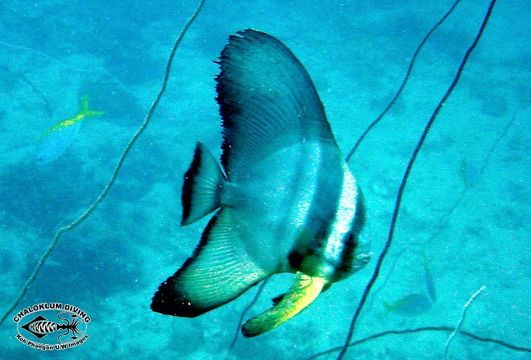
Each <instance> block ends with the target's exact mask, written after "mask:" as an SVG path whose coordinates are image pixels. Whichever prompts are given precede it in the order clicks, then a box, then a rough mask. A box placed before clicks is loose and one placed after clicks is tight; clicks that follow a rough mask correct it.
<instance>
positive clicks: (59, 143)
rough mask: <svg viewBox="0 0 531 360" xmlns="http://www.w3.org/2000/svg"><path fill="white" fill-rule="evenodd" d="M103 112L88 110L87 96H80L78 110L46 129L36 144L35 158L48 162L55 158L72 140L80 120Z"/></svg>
mask: <svg viewBox="0 0 531 360" xmlns="http://www.w3.org/2000/svg"><path fill="white" fill-rule="evenodd" d="M103 114H104V112H103V111H94V110H90V109H89V104H88V96H87V95H84V96H82V97H81V102H80V105H79V112H78V113H77V114H76V115H75V116H73V117H71V118H68V119H66V120H63V121H60V122H58V123H57V124H55V125H53V126H52V127H50V128H49V129H48V130H46V132H45V134H44V136H43V138H42V140H41V142H40V143H39V145H38V146H37V155H36V160H37V161H38V162H39V163H48V162H51V161H53V160H55V159H57V158H58V157H59V156H61V155H62V154H63V153H64V152H65V151H66V149H68V147H69V146H70V145H71V144H72V142H73V141H74V139H75V137H76V135H77V133H78V132H79V129H80V128H81V124H82V120H84V119H86V118H88V117H91V116H100V115H103Z"/></svg>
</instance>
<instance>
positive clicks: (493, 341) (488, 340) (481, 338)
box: [304, 326, 531, 360]
mask: <svg viewBox="0 0 531 360" xmlns="http://www.w3.org/2000/svg"><path fill="white" fill-rule="evenodd" d="M454 330H455V327H450V326H423V327H418V328H413V329H401V330H386V331H382V332H379V333H377V334H373V335H369V336H366V337H364V338H362V339H359V340H356V341H353V342H351V343H350V344H348V346H349V347H353V346H357V345H361V344H363V343H366V342H369V341H371V340H376V339H380V338H383V337H386V336H389V335H407V334H417V333H423V332H439V333H451V332H452V331H454ZM459 333H460V334H461V335H464V336H466V337H468V338H471V339H474V340H476V341H480V342H485V343H491V344H496V345H499V346H502V347H504V348H507V349H509V350H513V351H518V352H525V353H531V349H530V348H527V347H524V346H519V345H514V344H510V343H508V342H505V341H503V340H498V339H494V338H490V337H484V336H479V335H476V334H474V333H472V332H470V331H466V330H460V331H459ZM342 348H343V346H336V347H333V348H331V349H328V350H324V351H321V352H318V353H315V354H313V355H311V356H310V357H307V358H304V360H313V359H317V358H318V357H321V356H324V355H328V354H333V353H335V352H337V351H339V350H341V349H342Z"/></svg>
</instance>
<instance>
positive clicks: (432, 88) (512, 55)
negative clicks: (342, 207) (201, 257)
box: [0, 0, 531, 359]
mask: <svg viewBox="0 0 531 360" xmlns="http://www.w3.org/2000/svg"><path fill="white" fill-rule="evenodd" d="M286 3H287V4H286ZM375 3H376V2H373V1H344V2H334V1H309V2H304V5H301V4H302V2H283V1H254V2H245V1H240V2H231V3H230V4H229V3H227V2H221V1H214V0H212V1H207V3H206V4H205V7H204V9H203V12H202V13H201V14H200V16H199V17H198V18H197V21H196V22H195V23H194V24H193V25H192V27H191V29H190V31H189V32H188V34H187V35H186V37H185V38H184V40H183V42H182V44H181V46H180V48H179V49H178V51H177V54H176V58H175V63H174V66H173V69H172V73H171V77H170V82H169V85H168V89H167V92H166V93H165V95H164V97H163V99H162V102H161V103H160V106H159V107H158V109H157V111H156V112H155V114H154V117H153V119H152V122H151V123H150V125H149V127H148V128H147V130H146V131H145V133H144V134H143V135H142V137H141V138H140V139H139V141H138V142H137V144H136V145H135V146H134V148H133V149H132V151H131V153H130V154H129V156H128V158H127V160H126V162H125V164H124V167H123V169H122V170H121V172H120V174H119V176H118V178H117V181H116V183H115V184H114V187H113V188H112V190H111V191H110V193H109V195H108V196H107V197H106V199H105V200H104V201H103V202H102V203H101V205H100V207H99V208H98V209H97V210H96V211H95V212H94V213H93V214H92V215H91V216H90V217H89V218H88V219H87V220H86V221H85V222H84V223H82V224H81V225H80V226H79V227H77V228H76V229H74V230H73V231H71V232H69V233H67V234H65V236H64V237H63V239H62V240H61V242H60V243H59V245H58V246H57V248H56V249H55V250H54V252H53V254H52V255H51V256H50V258H49V259H48V261H47V262H46V264H45V266H44V267H43V269H42V271H41V272H40V274H39V276H38V278H37V279H36V281H35V282H34V283H33V285H32V286H31V287H30V289H29V290H28V292H27V294H26V295H25V296H24V298H23V299H22V301H21V303H20V304H19V305H18V306H17V310H21V309H23V308H24V307H26V306H30V305H33V304H37V303H42V302H62V303H68V304H74V305H75V306H77V307H79V308H81V309H83V310H84V311H86V312H87V313H88V314H89V315H90V317H91V322H90V324H89V325H88V330H87V334H88V335H89V339H88V340H87V341H86V342H85V343H84V344H82V345H80V346H78V347H76V348H73V349H69V350H64V351H60V352H41V351H38V350H35V349H31V348H29V347H26V346H24V345H22V344H21V343H20V342H19V341H17V340H16V338H15V336H16V326H15V324H14V323H13V321H12V316H10V317H9V318H8V319H7V321H6V322H5V323H4V324H3V325H2V326H1V327H0V349H2V352H1V355H0V357H1V358H5V359H33V358H35V359H41V358H52V357H58V358H75V359H100V358H103V357H113V358H139V359H156V358H163V357H164V358H168V357H171V358H176V359H223V358H224V357H225V354H226V351H227V349H228V346H229V344H230V342H231V340H232V336H233V334H234V331H235V329H236V327H237V322H238V318H239V316H240V313H241V311H242V310H243V309H244V308H245V307H246V305H247V304H248V303H249V302H250V301H251V300H252V298H253V296H254V293H255V292H256V289H251V290H250V291H248V292H247V293H245V294H244V295H243V296H241V297H239V298H238V299H236V300H235V301H233V302H231V303H229V304H227V305H225V306H223V307H221V308H219V309H216V310H214V311H211V312H209V313H207V314H205V315H203V316H200V317H198V318H194V319H187V318H176V317H169V316H163V315H160V314H158V313H154V312H152V311H151V310H150V308H149V305H150V302H151V297H152V296H153V293H154V292H155V290H156V289H157V287H158V285H159V284H160V282H161V281H163V280H165V279H166V278H167V276H168V275H170V274H173V273H174V272H175V271H176V270H177V269H178V268H179V267H180V266H181V265H182V263H183V262H184V261H185V260H186V259H187V258H188V257H189V256H190V255H191V253H192V252H193V249H194V248H195V246H196V245H197V243H198V242H199V238H200V236H201V232H202V230H203V228H204V226H205V225H206V221H207V220H202V221H200V222H198V223H195V224H194V225H191V226H187V227H180V226H179V221H180V218H181V205H180V191H181V185H182V178H183V174H184V172H185V171H186V169H187V167H188V165H189V162H190V161H191V158H192V153H193V149H194V146H195V143H196V142H197V141H201V142H203V143H204V144H205V145H206V146H207V147H208V148H210V149H211V150H212V151H214V152H216V150H217V149H219V144H220V141H221V136H220V125H219V124H220V120H219V115H218V107H217V104H216V102H215V100H214V98H215V82H214V77H215V75H216V74H217V73H218V66H217V65H216V64H215V63H213V60H215V59H217V57H218V56H219V53H220V51H221V49H222V48H223V47H224V46H225V44H226V42H227V38H228V36H229V35H230V34H233V33H235V32H236V31H238V30H241V29H245V28H255V29H259V30H262V31H265V32H268V33H270V34H272V35H274V36H275V37H277V38H279V39H280V40H282V41H283V42H284V43H285V44H286V45H287V46H288V47H289V48H290V49H291V50H292V51H293V52H294V53H295V54H296V55H297V57H298V58H299V59H300V60H301V62H302V63H303V64H304V65H305V67H306V69H307V70H308V72H309V73H310V75H311V77H312V79H313V81H314V83H315V85H316V88H317V90H318V92H319V95H320V97H321V99H322V101H323V103H324V105H325V109H326V113H327V116H328V120H329V122H330V124H331V127H332V130H333V132H334V135H335V137H336V140H337V143H338V145H339V147H340V148H341V150H342V151H343V152H344V153H347V152H348V151H349V149H350V148H351V147H352V145H353V144H354V142H355V140H356V139H357V137H358V136H359V135H360V134H361V132H362V131H363V130H364V129H365V128H366V126H367V125H368V124H369V123H370V122H371V121H372V120H373V119H374V118H375V117H376V116H377V115H378V114H379V113H380V112H381V111H382V109H383V108H384V107H385V106H386V104H387V103H388V102H389V101H390V99H391V98H392V95H393V94H394V91H395V90H396V89H397V87H398V85H399V83H400V81H401V80H402V77H403V75H404V73H405V71H406V69H407V65H408V63H409V61H410V60H411V55H412V53H413V51H414V49H415V47H416V46H417V44H418V43H419V42H420V40H421V39H422V37H423V36H424V34H425V33H426V32H427V31H428V30H429V29H430V28H431V26H433V24H434V23H435V22H436V21H437V20H438V19H439V18H440V17H441V16H442V14H443V13H444V12H445V11H446V10H447V9H448V8H449V6H450V4H451V2H449V1H430V2H424V3H422V4H420V3H418V2H397V1H380V2H377V4H375ZM195 6H196V2H193V1H182V2H178V3H176V2H172V1H156V2H123V3H120V2H117V3H116V4H114V3H113V4H112V5H110V4H109V2H102V1H91V0H89V1H84V2H77V1H76V2H69V3H68V4H60V3H58V2H54V1H39V2H32V3H26V2H19V1H4V2H2V4H1V5H0V79H1V81H0V104H1V106H0V131H1V133H2V136H1V137H0V153H1V154H2V156H1V157H0V169H1V170H0V186H1V189H2V191H1V192H0V223H1V232H0V271H1V274H2V279H3V286H2V287H1V288H0V314H2V313H3V312H4V311H5V309H7V308H8V307H9V305H10V304H11V303H12V301H13V300H14V299H15V297H16V294H17V293H18V291H19V289H20V288H21V286H22V285H23V283H24V281H25V280H26V279H27V277H28V276H29V275H30V273H31V271H32V269H33V267H34V266H35V264H36V263H37V261H38V258H39V257H40V255H41V254H42V253H43V252H44V251H45V249H46V247H47V245H48V243H49V242H50V240H51V239H52V237H53V235H54V233H55V231H56V230H57V229H58V228H59V227H60V226H62V225H64V224H66V223H68V222H69V221H71V220H73V219H74V218H75V217H77V216H79V215H80V214H81V213H82V212H83V211H84V209H85V208H86V207H87V206H88V205H89V204H90V203H91V202H92V201H93V200H94V199H95V198H96V196H97V195H98V194H99V192H100V191H101V189H102V188H103V186H104V185H105V183H106V181H107V180H108V179H109V177H110V175H111V173H112V171H113V169H114V166H115V164H116V162H117V159H118V157H119V156H120V154H121V152H122V151H123V148H124V147H125V145H126V144H127V142H128V140H129V138H130V137H131V136H132V134H133V133H134V131H135V130H136V128H137V126H138V125H140V123H141V122H142V120H143V118H144V116H145V114H146V112H147V110H148V108H149V105H150V104H151V102H152V101H153V98H154V97H155V94H156V92H157V90H158V88H159V84H160V81H161V78H162V76H163V72H164V67H165V64H166V59H167V56H168V54H169V51H170V48H171V46H172V42H173V41H174V39H175V37H176V35H177V34H178V33H179V31H180V29H181V27H182V26H183V25H184V23H185V22H186V20H187V19H188V17H189V16H190V15H191V13H192V12H193V9H194V7H195ZM487 6H488V3H487V2H486V1H477V0H473V1H472V0H469V1H467V0H463V1H462V2H461V3H460V4H459V5H458V7H457V8H456V10H455V12H454V13H453V14H452V15H451V17H450V18H449V19H448V20H447V22H445V24H444V25H443V26H442V27H441V28H440V29H439V30H438V31H437V32H436V33H435V34H434V36H433V37H432V38H431V39H430V41H429V42H428V43H427V44H426V46H425V48H424V49H423V51H422V52H421V53H420V55H419V58H418V60H417V63H416V66H415V68H414V70H413V73H412V76H411V79H410V81H409V83H408V85H407V87H406V88H405V90H404V92H403V94H402V96H401V97H400V99H399V100H398V102H397V103H396V104H395V106H394V107H393V108H392V109H391V111H390V112H389V113H388V114H387V116H386V117H384V119H383V120H382V122H381V123H380V124H379V125H378V126H377V127H376V128H375V129H374V130H373V131H372V132H371V133H370V134H369V136H368V137H367V139H366V140H365V141H364V143H362V145H361V147H360V148H359V150H358V151H357V152H356V153H355V154H354V156H353V157H352V159H351V161H350V162H349V166H350V168H351V170H352V172H353V174H354V175H355V176H356V178H357V180H358V182H359V183H360V186H361V188H362V189H363V191H364V196H365V201H366V206H367V223H366V226H365V228H364V230H363V233H362V235H363V237H364V239H365V240H368V241H370V242H371V247H372V251H373V253H374V255H373V259H372V261H371V263H370V264H369V265H368V266H367V267H366V268H364V269H363V270H361V271H360V272H358V273H356V274H355V275H352V276H351V277H349V278H348V279H347V280H344V281H342V282H339V283H337V284H334V285H333V286H332V287H331V288H330V289H329V290H328V291H326V292H325V293H324V294H322V295H321V296H320V297H319V298H318V299H317V300H316V302H315V303H314V304H313V305H312V306H311V307H310V308H309V309H307V310H305V311H304V312H303V313H301V314H300V315H298V316H296V317H295V318H293V319H292V320H290V321H288V322H287V323H285V324H284V325H282V326H281V327H279V328H278V329H275V330H274V331H271V332H269V333H266V334H264V335H262V336H259V337H257V338H253V339H244V338H241V339H239V340H238V342H237V344H236V346H235V348H234V350H233V353H232V358H234V359H250V358H257V359H302V358H306V357H309V356H311V355H313V354H314V353H317V352H320V351H324V350H327V349H329V348H332V347H334V346H338V345H341V344H342V342H343V339H344V338H345V336H346V333H347V330H348V323H349V321H350V318H351V315H352V312H353V311H354V309H355V307H356V305H357V303H358V301H359V299H360V296H361V293H362V291H363V288H364V286H365V284H366V283H367V281H368V279H369V277H370V275H371V273H372V271H373V270H374V265H375V262H376V261H375V260H376V257H377V255H378V254H379V253H380V251H381V249H382V247H383V244H384V242H385V239H386V237H387V232H388V227H389V221H390V217H391V212H392V209H393V203H394V198H395V195H396V191H397V188H398V185H399V182H400V178H401V176H402V174H403V171H404V167H405V165H406V163H407V161H408V159H409V156H410V154H411V152H412V149H413V147H414V146H415V143H416V141H417V140H418V137H419V136H420V133H421V131H422V129H423V127H424V124H425V123H426V121H427V120H428V118H429V116H430V115H431V113H432V112H433V110H434V108H435V106H436V105H437V102H438V101H439V99H440V97H441V96H442V95H443V93H444V92H445V90H446V88H447V87H448V85H449V83H450V82H451V80H452V77H453V75H454V73H455V71H456V69H457V67H458V65H459V62H460V60H461V58H462V56H463V55H464V52H465V51H466V49H467V47H468V46H469V44H470V43H471V41H472V40H473V38H474V36H475V34H476V32H477V30H478V28H479V25H480V23H481V21H482V17H483V16H484V13H485V10H486V8H487ZM529 10H530V9H529V5H527V4H526V2H524V1H500V2H499V3H498V4H497V5H496V7H495V8H494V11H493V14H492V18H491V20H490V23H489V25H488V26H487V29H486V30H485V33H484V35H483V38H482V39H481V41H480V43H479V45H478V47H477V48H476V50H475V52H474V53H473V54H472V57H471V58H470V61H469V63H468V65H467V67H466V68H465V71H464V73H463V76H462V78H461V81H460V82H459V84H458V86H457V87H456V89H455V91H454V92H453V94H452V96H451V97H450V98H449V100H448V101H447V102H446V104H445V106H444V108H443V110H442V111H441V113H440V115H439V116H438V118H437V120H436V123H435V126H434V127H433V129H432V131H431V132H430V134H429V136H428V139H427V142H426V144H425V146H424V148H423V149H422V151H421V153H420V155H419V158H418V160H417V162H416V164H415V167H414V169H413V172H412V175H411V178H410V181H409V183H408V187H407V189H406V192H405V194H404V199H403V203H402V208H401V213H400V216H399V219H398V223H397V228H396V233H395V238H394V242H393V244H392V247H391V250H390V253H389V255H388V257H387V259H386V260H385V262H384V264H383V267H382V272H381V277H380V278H379V280H378V281H377V283H376V285H375V288H374V289H373V293H372V295H371V296H370V297H369V300H368V303H367V305H366V307H365V309H364V310H363V313H362V316H361V318H360V321H359V323H358V326H357V328H356V332H355V336H354V338H356V339H357V338H363V337H365V336H368V335H371V334H374V333H378V332H380V331H384V330H388V329H407V328H412V327H419V326H427V325H444V326H449V327H454V326H455V325H456V324H457V323H458V321H459V318H460V316H461V313H462V308H463V305H464V304H465V303H466V302H467V300H468V299H469V298H470V296H471V295H472V294H473V293H474V292H475V291H477V290H478V289H479V288H480V287H481V286H482V285H485V286H486V289H485V290H484V291H483V292H482V293H481V294H480V295H478V297H477V298H476V299H475V301H474V302H473V303H472V305H471V306H470V307H469V308H468V312H467V315H466V319H465V321H464V323H463V325H462V329H463V330H467V331H470V332H473V333H475V334H477V335H479V336H485V337H491V338H495V339H499V340H504V341H506V342H509V343H511V344H514V345H519V346H523V347H527V348H529V347H530V340H529V339H530V330H531V328H530V326H529V323H530V322H529V320H530V297H529V293H528V291H527V289H528V287H529V285H530V273H531V269H530V265H529V260H528V259H529V251H530V249H529V237H530V236H529V235H530V227H529V222H528V219H529V214H530V209H529V204H530V187H529V174H530V169H531V163H530V160H529V149H530V135H529V134H531V123H530V122H529V120H528V119H529V116H530V112H531V109H530V105H531V85H530V84H531V73H530V71H531V69H530V68H529V63H530V59H531V50H530V48H529V44H528V43H529V40H528V39H529V35H530V29H529V25H525V24H526V23H527V22H528V19H527V16H526V14H527V13H529ZM83 94H87V95H88V96H89V97H90V103H91V105H93V106H94V108H95V109H98V110H103V111H105V116H102V117H96V118H89V119H87V120H86V121H84V122H83V123H82V125H81V128H80V129H79V131H76V132H72V134H74V135H72V136H73V137H72V141H70V142H68V143H69V146H66V147H65V149H64V151H63V152H62V154H61V155H60V156H59V157H57V158H56V159H54V160H51V161H48V162H44V163H43V162H41V161H38V153H39V144H40V143H41V141H42V136H43V133H44V132H45V131H46V129H48V128H50V127H51V126H53V125H54V124H56V123H58V122H60V121H62V120H64V119H66V118H69V117H72V116H74V115H75V114H76V112H77V111H78V107H79V97H80V96H81V95H83ZM511 121H512V123H511ZM508 124H509V125H510V126H508ZM505 130H506V131H505ZM63 144H65V140H64V138H62V137H60V138H59V139H58V142H57V146H56V148H55V150H57V149H59V148H60V147H61V146H63ZM61 150H63V149H62V148H61ZM489 153H490V154H491V155H490V156H489ZM426 268H428V269H429V272H430V273H431V277H432V281H433V284H432V285H433V286H434V287H435V289H436V297H433V296H431V294H429V295H430V296H429V299H430V300H427V301H431V306H426V302H425V301H424V302H423V307H422V308H420V309H419V308H416V309H415V307H414V305H415V304H414V303H406V304H403V301H402V300H403V299H407V298H408V295H410V294H418V293H423V294H424V295H426V296H428V292H429V288H430V286H431V285H428V284H427V280H426V278H427V276H426V273H425V269H426ZM290 284H291V279H290V275H278V276H275V277H274V278H273V279H272V281H271V282H270V284H269V285H268V287H267V288H266V290H265V292H264V294H263V295H262V296H261V298H260V300H259V301H258V302H257V304H256V305H255V306H254V307H253V309H252V310H251V312H250V314H249V315H247V317H246V318H249V317H250V316H252V315H254V314H257V313H259V312H261V311H262V310H265V309H266V308H268V307H269V306H270V299H271V298H273V297H275V296H277V295H278V294H280V293H282V292H284V291H285V290H286V289H287V287H288V286H289V285H290ZM409 298H411V297H409ZM426 299H428V298H426ZM401 301H402V302H401ZM386 303H387V304H393V305H394V306H393V310H392V311H389V309H388V308H387V307H386V306H385V304H386ZM412 307H413V310H416V311H406V310H408V309H411V308H412ZM448 336H449V333H448V332H446V333H435V332H426V333H417V334H410V335H400V336H389V337H384V338H381V339H377V340H373V341H368V342H366V343H364V344H362V345H359V346H357V347H354V348H352V349H351V350H350V351H349V352H348V353H347V358H349V359H440V358H442V356H443V354H444V347H445V343H446V339H447V337H448ZM322 358H334V354H329V355H326V356H323V357H322ZM449 358H450V359H479V358H481V359H529V358H530V355H529V352H527V353H526V352H522V351H515V350H511V349H508V348H506V347H503V346H500V345H497V344H493V343H484V342H478V341H475V340H473V339H470V338H467V337H464V336H462V335H457V337H456V338H455V339H454V340H453V342H452V344H451V347H450V349H449Z"/></svg>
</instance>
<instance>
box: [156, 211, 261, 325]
mask: <svg viewBox="0 0 531 360" xmlns="http://www.w3.org/2000/svg"><path fill="white" fill-rule="evenodd" d="M233 219H234V215H233V211H232V210H231V209H227V208H225V209H222V210H221V211H220V212H219V213H217V214H216V215H215V216H214V217H213V218H212V219H211V220H210V222H209V223H208V225H207V227H206V229H205V231H204V232H203V236H202V238H201V242H200V243H199V245H198V246H197V248H196V249H195V251H194V254H193V255H192V257H191V258H189V259H188V260H187V261H186V262H185V263H184V265H183V266H182V267H181V269H179V270H178V271H177V272H176V273H175V274H174V275H173V276H170V277H169V278H168V279H167V280H166V281H164V282H163V283H162V284H161V285H160V286H159V289H158V291H157V292H156V293H155V295H154V296H153V300H152V303H151V309H152V310H153V311H156V312H159V313H162V314H167V315H174V316H183V317H195V316H198V315H201V314H203V313H205V312H207V311H209V310H212V309H215V308H217V307H219V306H221V305H223V304H225V303H227V302H229V301H231V300H232V299H234V298H236V297H238V296H239V295H240V294H242V293H243V292H244V291H246V290H247V289H249V288H250V287H251V286H253V285H256V284H257V283H258V282H260V281H261V280H263V279H265V278H266V277H267V276H269V275H271V274H270V273H268V272H266V271H264V270H263V269H262V268H261V267H259V266H257V265H256V264H254V262H253V261H252V260H251V259H250V258H249V256H248V255H247V253H246V251H245V249H244V248H243V247H242V244H241V240H240V238H239V236H238V232H237V230H236V226H235V224H234V221H233Z"/></svg>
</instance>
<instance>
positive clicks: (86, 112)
mask: <svg viewBox="0 0 531 360" xmlns="http://www.w3.org/2000/svg"><path fill="white" fill-rule="evenodd" d="M79 114H80V115H83V116H100V115H103V114H105V112H103V111H98V110H91V109H90V108H89V98H88V95H83V96H82V97H81V102H80V104H79Z"/></svg>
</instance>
